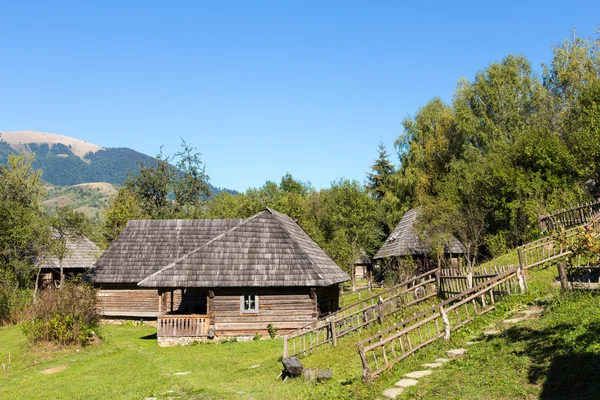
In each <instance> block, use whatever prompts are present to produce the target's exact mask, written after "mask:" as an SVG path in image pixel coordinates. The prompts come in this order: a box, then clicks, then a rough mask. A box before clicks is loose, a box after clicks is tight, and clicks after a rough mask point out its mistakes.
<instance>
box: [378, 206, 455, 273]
mask: <svg viewBox="0 0 600 400" xmlns="http://www.w3.org/2000/svg"><path fill="white" fill-rule="evenodd" d="M420 213H421V209H420V208H413V209H411V210H408V211H407V212H405V213H404V215H403V216H402V219H401V220H400V222H399V223H398V225H397V226H396V228H395V229H394V231H393V232H392V233H391V234H390V236H389V237H388V238H387V239H386V240H385V242H384V243H383V246H381V248H380V249H379V250H378V251H377V253H376V254H375V256H374V257H373V259H374V260H381V259H384V258H396V259H399V258H406V257H410V258H412V259H413V260H414V261H415V262H416V263H417V264H418V266H419V270H420V271H421V272H425V271H427V270H429V269H430V268H434V267H437V260H433V259H431V257H430V256H431V255H432V250H431V248H430V247H429V246H428V245H427V244H426V243H425V242H423V241H422V240H421V239H420V238H419V236H418V235H417V232H416V230H415V222H416V221H417V218H418V216H419V214H420ZM463 254H464V249H463V246H462V245H461V244H460V242H459V241H458V239H456V238H455V237H454V236H450V239H449V240H448V242H447V243H446V244H445V246H444V257H445V258H446V259H447V260H449V261H450V262H451V263H452V264H456V265H458V263H459V262H460V260H461V257H462V255H463Z"/></svg>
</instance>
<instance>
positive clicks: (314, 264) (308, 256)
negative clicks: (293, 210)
mask: <svg viewBox="0 0 600 400" xmlns="http://www.w3.org/2000/svg"><path fill="white" fill-rule="evenodd" d="M266 209H267V211H269V212H270V213H271V215H273V216H274V217H275V222H276V223H277V225H278V226H279V227H280V228H281V229H282V230H283V231H284V232H285V234H286V235H287V237H288V238H289V239H290V240H291V241H292V243H294V246H296V248H297V249H298V250H300V252H301V253H302V254H304V255H305V256H306V258H308V259H309V260H310V263H311V266H312V268H313V271H314V272H316V273H317V274H319V276H321V274H320V272H319V266H318V265H317V264H316V263H315V261H314V260H313V258H312V256H311V255H310V254H309V253H307V252H306V251H304V249H303V248H302V246H300V245H299V244H298V242H297V241H296V239H294V237H293V236H292V235H290V233H289V232H288V231H287V229H285V227H284V226H282V224H281V222H279V219H277V215H276V214H281V215H284V216H286V217H288V218H289V219H292V218H291V217H290V216H289V215H285V214H282V213H280V212H279V211H276V210H272V209H270V208H269V207H266ZM292 221H294V220H293V219H292ZM294 222H296V221H294ZM296 225H298V227H299V228H300V230H301V231H302V232H304V234H305V235H306V236H308V233H306V232H305V231H304V229H302V227H301V226H300V224H299V223H298V222H296ZM308 238H309V239H310V240H312V238H311V237H310V236H308ZM319 248H320V246H319ZM323 251H325V250H323ZM334 263H335V262H334Z"/></svg>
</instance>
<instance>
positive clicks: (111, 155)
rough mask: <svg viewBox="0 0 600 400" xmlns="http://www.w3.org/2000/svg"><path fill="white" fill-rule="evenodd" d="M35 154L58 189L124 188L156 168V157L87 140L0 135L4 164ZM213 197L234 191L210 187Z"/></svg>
mask: <svg viewBox="0 0 600 400" xmlns="http://www.w3.org/2000/svg"><path fill="white" fill-rule="evenodd" d="M21 152H25V153H28V154H31V153H35V154H36V158H35V161H34V162H33V167H34V168H35V169H41V170H42V179H43V180H44V181H46V182H48V183H50V184H52V185H56V186H74V185H79V184H85V183H94V182H107V183H110V184H112V185H122V184H123V183H124V182H125V181H126V180H127V178H128V177H129V173H130V171H133V172H134V173H135V172H137V171H138V170H139V165H140V164H144V165H152V164H154V163H155V162H156V159H155V158H154V157H151V156H148V155H146V154H144V153H140V152H138V151H136V150H133V149H130V148H127V147H102V146H99V145H96V144H93V143H89V142H87V141H85V140H81V139H75V138H72V137H68V136H64V135H59V134H54V133H46V132H37V131H13V132H0V164H6V163H7V160H8V156H9V155H10V154H18V153H21ZM209 186H210V189H211V192H212V193H213V194H216V193H219V192H221V191H227V192H230V193H237V192H235V191H233V190H230V189H225V188H219V187H216V186H213V185H209Z"/></svg>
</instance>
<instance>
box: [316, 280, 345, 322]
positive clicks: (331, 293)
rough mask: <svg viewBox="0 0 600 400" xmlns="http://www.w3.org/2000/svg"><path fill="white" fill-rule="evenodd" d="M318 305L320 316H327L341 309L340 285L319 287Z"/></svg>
mask: <svg viewBox="0 0 600 400" xmlns="http://www.w3.org/2000/svg"><path fill="white" fill-rule="evenodd" d="M317 305H318V307H319V316H320V317H322V316H325V315H328V314H331V313H333V312H336V311H337V310H339V309H340V288H339V285H331V286H327V287H321V288H318V289H317Z"/></svg>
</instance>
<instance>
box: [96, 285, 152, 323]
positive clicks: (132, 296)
mask: <svg viewBox="0 0 600 400" xmlns="http://www.w3.org/2000/svg"><path fill="white" fill-rule="evenodd" d="M96 309H97V310H98V312H99V314H100V315H101V316H102V317H121V318H132V319H139V318H156V315H157V314H158V291H157V290H156V289H154V288H139V287H138V286H137V285H136V284H131V283H130V284H104V285H101V286H100V287H99V289H98V293H97V303H96Z"/></svg>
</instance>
